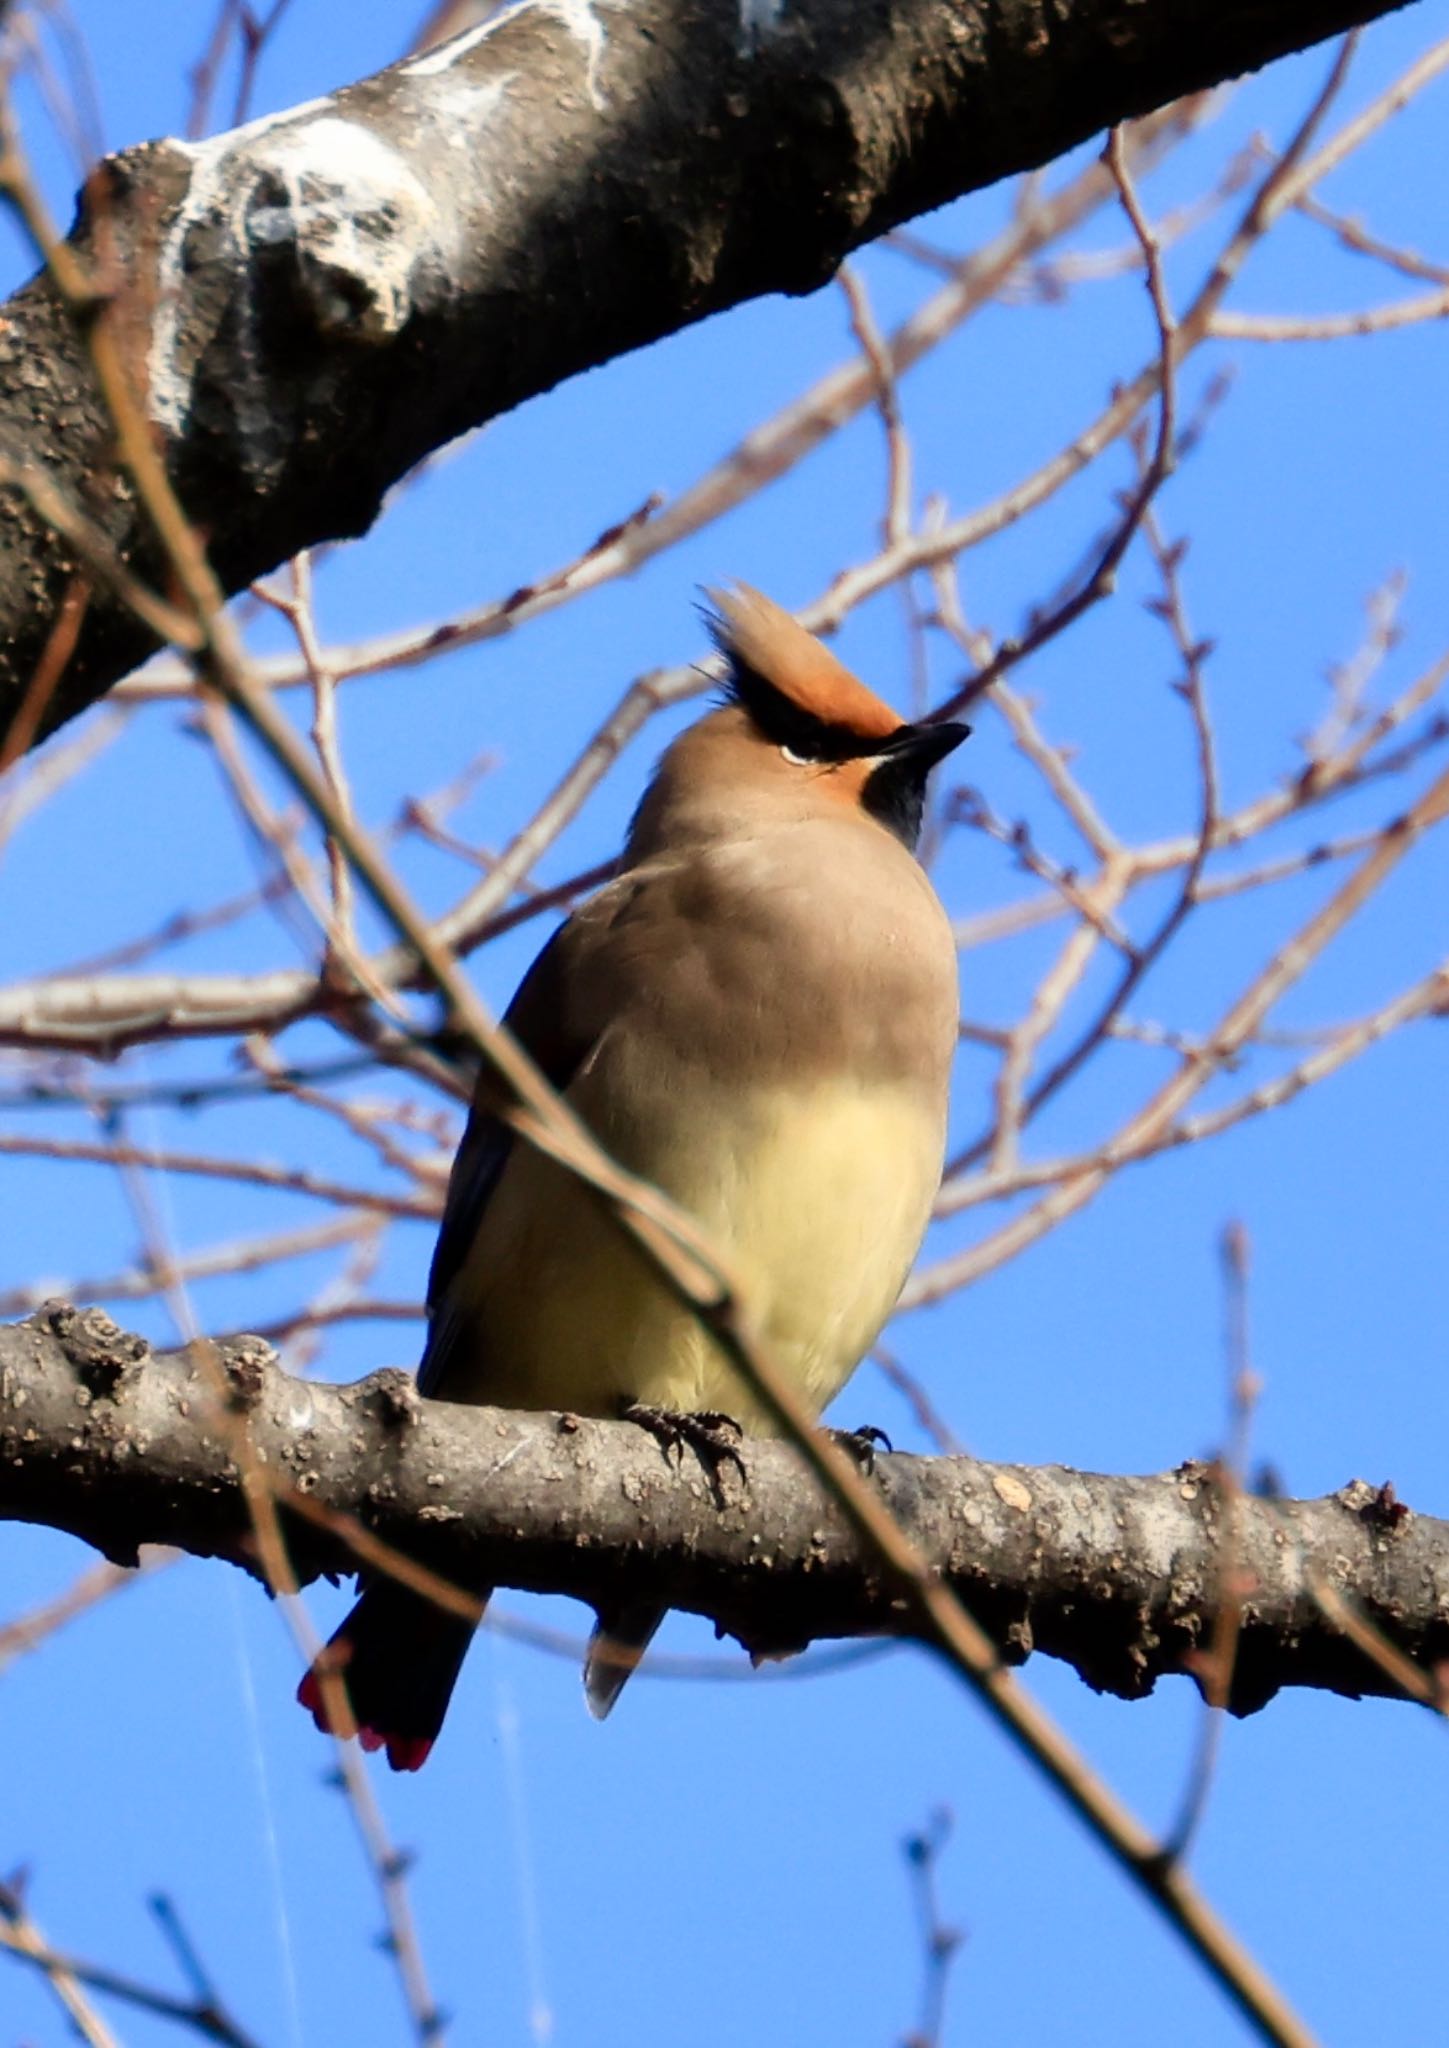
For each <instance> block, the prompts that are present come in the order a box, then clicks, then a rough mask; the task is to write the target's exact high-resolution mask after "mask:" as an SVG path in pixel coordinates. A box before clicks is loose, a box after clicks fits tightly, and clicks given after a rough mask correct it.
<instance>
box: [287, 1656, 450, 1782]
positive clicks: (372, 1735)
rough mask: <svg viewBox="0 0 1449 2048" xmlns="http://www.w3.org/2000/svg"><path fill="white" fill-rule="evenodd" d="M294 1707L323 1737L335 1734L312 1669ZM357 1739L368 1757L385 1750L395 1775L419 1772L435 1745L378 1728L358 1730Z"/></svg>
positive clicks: (425, 1739)
mask: <svg viewBox="0 0 1449 2048" xmlns="http://www.w3.org/2000/svg"><path fill="white" fill-rule="evenodd" d="M297 1704H298V1706H299V1707H305V1708H306V1709H307V1712H308V1713H309V1714H310V1715H311V1716H312V1719H313V1720H314V1721H315V1722H316V1724H317V1726H318V1727H319V1728H320V1729H321V1731H322V1733H323V1734H324V1735H333V1734H335V1733H336V1730H335V1729H334V1728H333V1726H332V1723H331V1722H330V1721H329V1720H328V1718H327V1708H326V1705H325V1703H324V1701H323V1698H322V1688H321V1686H320V1685H319V1684H318V1683H317V1673H316V1671H315V1669H314V1670H312V1671H309V1672H308V1673H307V1675H306V1676H305V1677H304V1678H303V1680H302V1683H301V1684H300V1685H299V1686H298V1687H297ZM357 1739H358V1741H359V1742H360V1743H361V1744H362V1746H363V1748H364V1749H365V1750H367V1751H368V1753H369V1754H372V1753H373V1752H374V1751H376V1750H379V1749H386V1751H387V1760H388V1762H389V1763H390V1764H391V1765H392V1768H393V1769H394V1770H395V1771H420V1770H421V1769H422V1767H423V1765H424V1764H425V1763H426V1762H427V1760H428V1756H429V1754H430V1752H431V1750H432V1747H433V1741H434V1738H433V1737H432V1736H431V1735H387V1734H384V1733H383V1731H382V1730H381V1729H378V1728H359V1729H358V1731H357Z"/></svg>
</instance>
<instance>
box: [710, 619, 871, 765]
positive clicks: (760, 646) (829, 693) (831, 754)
mask: <svg viewBox="0 0 1449 2048" xmlns="http://www.w3.org/2000/svg"><path fill="white" fill-rule="evenodd" d="M705 595H706V597H708V599H709V600H710V604H711V605H712V607H713V609H712V610H711V611H708V612H706V613H705V620H706V623H707V624H708V626H709V630H710V632H711V633H712V634H713V636H714V640H715V644H716V645H717V646H718V648H719V650H720V652H721V653H722V654H723V655H724V657H725V660H726V661H727V662H728V664H729V676H728V680H727V684H726V688H727V690H728V694H729V696H730V697H731V698H732V699H733V700H734V702H735V703H737V704H740V705H742V706H743V707H744V709H745V710H746V711H747V712H748V713H749V715H750V717H751V718H752V719H753V720H754V722H755V724H756V725H757V726H758V727H759V728H760V730H761V731H762V732H763V733H764V734H765V735H766V736H767V737H768V738H769V739H772V740H774V741H775V742H776V743H777V744H778V745H780V746H787V747H789V748H791V750H792V751H793V752H795V753H798V754H800V755H802V756H804V757H805V758H807V759H812V760H836V761H842V760H850V759H852V758H856V757H859V756H863V755H870V754H873V753H874V752H875V751H876V750H877V748H878V747H879V745H880V743H881V741H882V740H886V739H889V738H891V736H892V735H893V734H895V733H897V732H899V731H900V729H901V725H902V720H901V716H900V714H899V712H896V711H893V710H892V709H891V707H890V705H889V704H886V703H883V702H882V701H881V699H880V698H879V697H877V696H876V695H875V693H874V691H872V690H868V689H867V688H866V686H865V684H864V683H863V682H861V681H860V679H859V677H858V676H853V675H852V674H851V672H850V670H849V669H848V668H846V666H845V664H844V663H843V662H840V661H837V660H836V658H835V656H834V655H833V654H832V653H831V652H830V649H829V648H828V647H826V646H824V645H823V644H822V643H821V642H820V641H819V640H817V639H816V638H815V635H814V634H813V633H807V632H806V630H805V628H804V627H803V626H802V625H800V624H799V623H798V622H797V621H796V620H795V619H792V618H791V616H790V614H789V613H788V612H787V611H782V610H781V608H780V606H779V605H777V604H775V603H773V602H772V601H771V599H769V598H768V597H766V596H764V595H763V593H762V592H760V591H758V590H754V589H752V588H751V587H750V585H749V584H748V583H737V584H735V585H734V587H733V588H732V589H730V590H707V591H706V592H705Z"/></svg>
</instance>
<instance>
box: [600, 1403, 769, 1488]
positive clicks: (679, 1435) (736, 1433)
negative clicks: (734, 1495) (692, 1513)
mask: <svg viewBox="0 0 1449 2048" xmlns="http://www.w3.org/2000/svg"><path fill="white" fill-rule="evenodd" d="M619 1415H620V1419H621V1420H622V1421H624V1422H632V1423H635V1424H637V1426H638V1427H639V1428H640V1429H646V1430H648V1432H649V1434H650V1436H652V1437H653V1438H654V1439H655V1441H656V1442H657V1443H658V1444H659V1445H660V1446H661V1447H662V1448H663V1451H664V1454H665V1456H666V1457H668V1456H669V1455H670V1453H671V1452H672V1453H673V1455H674V1458H675V1461H676V1463H678V1464H680V1465H682V1464H683V1463H684V1447H685V1445H686V1444H688V1446H689V1448H690V1449H691V1450H692V1451H693V1452H694V1454H695V1456H696V1457H697V1458H698V1459H699V1462H700V1463H701V1464H702V1465H703V1466H704V1467H705V1469H706V1470H707V1471H708V1473H709V1474H710V1476H711V1478H714V1477H715V1476H716V1475H717V1474H718V1472H719V1469H720V1467H721V1465H724V1464H726V1463H729V1464H733V1465H734V1466H735V1467H736V1469H737V1470H738V1472H739V1475H740V1477H741V1479H748V1477H749V1474H748V1473H747V1472H746V1470H745V1461H744V1459H743V1457H742V1456H741V1455H740V1450H739V1445H740V1442H741V1440H742V1439H743V1437H744V1430H743V1429H742V1428H741V1427H740V1425H739V1423H738V1422H736V1420H735V1418H734V1417H733V1415H724V1414H721V1413H720V1411H719V1410H718V1409H714V1408H705V1409H700V1410H698V1411H697V1412H695V1413H694V1414H688V1415H686V1414H680V1413H678V1412H677V1411H676V1410H675V1409H672V1408H655V1407H652V1406H651V1405H650V1404H649V1403H648V1402H647V1401H634V1400H624V1401H622V1402H621V1403H620V1405H619Z"/></svg>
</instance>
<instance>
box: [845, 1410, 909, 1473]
mask: <svg viewBox="0 0 1449 2048" xmlns="http://www.w3.org/2000/svg"><path fill="white" fill-rule="evenodd" d="M830 1437H831V1441H832V1442H833V1443H837V1444H839V1446H840V1448H841V1450H843V1451H844V1452H845V1455H846V1456H847V1457H848V1458H854V1460H855V1462H856V1464H857V1465H859V1467H860V1469H861V1471H862V1472H864V1473H865V1474H866V1476H867V1477H869V1475H870V1474H871V1473H872V1472H874V1470H875V1454H876V1447H877V1446H879V1447H880V1448H881V1449H882V1450H884V1451H891V1450H894V1448H895V1446H894V1445H893V1444H892V1442H891V1440H890V1438H889V1437H888V1436H887V1435H886V1433H885V1431H884V1430H883V1429H877V1428H876V1426H875V1424H874V1423H873V1422H867V1423H865V1424H864V1425H863V1426H862V1427H861V1428H860V1429H832V1430H831V1432H830Z"/></svg>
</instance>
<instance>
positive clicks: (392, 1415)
mask: <svg viewBox="0 0 1449 2048" xmlns="http://www.w3.org/2000/svg"><path fill="white" fill-rule="evenodd" d="M361 1397H362V1401H363V1405H364V1406H365V1407H368V1408H370V1409H371V1410H372V1412H373V1414H374V1415H375V1416H376V1417H377V1418H378V1420H379V1422H381V1423H382V1425H383V1427H384V1428H385V1429H398V1430H401V1429H408V1428H410V1427H412V1425H413V1424H415V1423H417V1422H418V1421H420V1420H421V1418H422V1412H423V1404H422V1399H421V1396H420V1395H419V1393H418V1383H417V1381H416V1380H415V1379H414V1378H413V1376H412V1374H411V1373H410V1372H404V1371H403V1370H402V1368H401V1367H400V1366H396V1365H385V1366H383V1367H382V1369H381V1371H379V1372H374V1373H370V1374H369V1375H368V1377H367V1378H366V1379H365V1380H364V1381H363V1382H362V1387H361Z"/></svg>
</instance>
